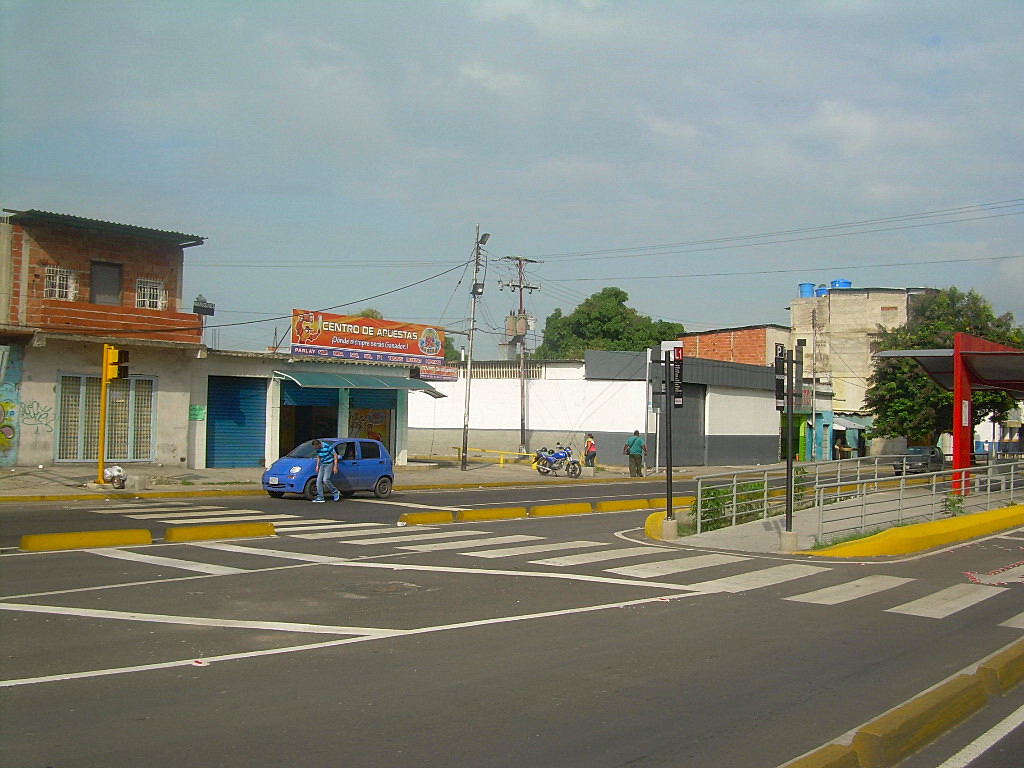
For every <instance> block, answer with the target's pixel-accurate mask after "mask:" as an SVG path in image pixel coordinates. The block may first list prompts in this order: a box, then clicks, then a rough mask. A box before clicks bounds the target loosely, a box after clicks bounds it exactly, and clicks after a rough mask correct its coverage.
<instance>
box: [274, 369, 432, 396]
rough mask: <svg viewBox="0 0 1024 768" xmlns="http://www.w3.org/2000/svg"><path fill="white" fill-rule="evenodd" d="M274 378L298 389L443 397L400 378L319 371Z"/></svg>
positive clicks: (279, 374) (423, 384) (426, 386)
mask: <svg viewBox="0 0 1024 768" xmlns="http://www.w3.org/2000/svg"><path fill="white" fill-rule="evenodd" d="M274 377H275V378H278V379H287V380H288V381H294V382H295V383H296V384H298V385H299V386H300V387H320V388H330V389H412V390H416V391H418V392H426V393H427V394H428V395H430V396H431V397H445V395H444V394H442V393H441V392H438V391H437V390H436V389H434V388H433V387H432V386H430V385H429V384H428V383H427V382H425V381H420V380H419V379H409V378H405V377H402V376H372V375H370V374H367V373H321V372H320V371H274Z"/></svg>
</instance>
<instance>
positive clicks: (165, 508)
mask: <svg viewBox="0 0 1024 768" xmlns="http://www.w3.org/2000/svg"><path fill="white" fill-rule="evenodd" d="M183 506H185V505H184V503H181V504H178V505H177V506H170V505H155V504H139V505H132V506H130V507H120V508H119V509H93V510H90V511H91V512H95V513H96V514H98V515H124V514H125V513H126V512H179V511H180V510H181V508H182V507H183ZM188 508H189V509H193V510H206V511H210V510H214V509H217V510H222V509H224V507H221V506H195V507H193V506H189V507H188ZM127 516H128V517H131V515H127Z"/></svg>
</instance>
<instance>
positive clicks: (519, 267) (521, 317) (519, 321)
mask: <svg viewBox="0 0 1024 768" xmlns="http://www.w3.org/2000/svg"><path fill="white" fill-rule="evenodd" d="M503 261H513V262H515V264H516V272H517V274H518V278H519V279H518V280H517V282H514V283H498V286H499V287H504V286H505V285H508V287H509V290H512V291H519V314H518V315H517V316H516V336H515V338H517V339H518V342H517V343H518V344H519V452H520V453H526V332H527V331H528V330H529V327H528V325H527V321H526V307H525V304H524V302H523V291H529V292H530V293H533V292H534V291H536V290H539V289H540V286H539V285H527V283H526V265H527V264H540V263H541V262H539V261H537V260H536V259H526V258H523V257H522V256H505V257H503ZM520 329H521V330H522V333H520V332H519V331H520Z"/></svg>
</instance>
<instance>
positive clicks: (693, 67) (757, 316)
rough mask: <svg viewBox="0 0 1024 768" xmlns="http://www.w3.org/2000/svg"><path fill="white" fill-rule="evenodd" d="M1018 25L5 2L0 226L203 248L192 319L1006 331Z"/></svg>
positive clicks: (951, 10) (943, 5)
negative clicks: (474, 294) (589, 315)
mask: <svg viewBox="0 0 1024 768" xmlns="http://www.w3.org/2000/svg"><path fill="white" fill-rule="evenodd" d="M1021 72H1024V2H1017V1H1015V0H1013V1H1011V0H972V2H970V3H964V2H955V1H954V0H949V1H948V2H947V1H940V0H935V1H933V2H921V1H918V0H901V1H897V0H891V1H890V2H882V1H881V0H849V1H847V2H839V1H838V0H835V1H829V0H819V1H817V2H812V1H810V0H787V2H784V3H780V2H778V0H746V1H740V0H736V1H729V0H718V1H715V2H712V1H710V0H709V1H708V2H698V1H696V0H693V1H684V0H664V1H658V0H632V1H630V2H603V1H601V0H479V1H478V2H469V1H468V0H467V1H465V2H460V1H458V0H449V1H448V2H440V1H436V2H435V1H432V0H421V1H419V2H398V1H396V0H374V1H373V2H370V1H369V0H367V1H366V2H355V1H354V0H324V1H323V2H320V1H313V0H288V1H287V2H285V1H284V0H282V1H280V2H271V1H270V0H247V1H245V2H242V1H239V2H226V1H225V0H198V1H193V0H0V205H2V207H4V208H10V209H15V210H26V209H40V210H46V211H52V212H57V213H66V214H72V215H76V216H83V217H87V218H95V219H102V220H105V221H115V222H119V223H124V224H132V225H137V226H144V227H152V228H155V229H166V230H171V231H175V232H185V233H189V234H197V235H201V236H203V237H205V238H207V239H206V242H205V244H203V245H201V246H198V247H194V248H190V249H187V250H186V251H185V279H184V286H183V291H182V305H183V307H185V311H189V310H190V308H191V304H192V300H193V299H194V298H195V297H196V296H197V295H198V294H202V295H203V296H204V297H205V298H206V299H207V300H208V301H211V302H213V303H214V304H215V305H216V314H215V315H214V316H213V317H212V318H208V321H209V322H208V328H207V332H206V341H207V343H209V344H211V345H212V346H217V347H219V348H223V349H252V350H258V349H265V348H267V347H269V346H272V345H273V344H274V343H275V342H278V341H279V340H280V339H281V337H282V335H283V334H285V333H286V332H287V329H288V320H287V317H288V316H289V315H290V313H291V310H292V309H293V308H294V309H309V310H327V311H330V312H334V313H337V314H355V313H357V312H358V311H360V310H363V309H366V308H368V307H372V308H374V309H377V310H379V311H380V312H381V313H382V314H383V316H384V317H385V318H386V319H388V320H395V321H405V322H412V323H422V324H427V325H439V326H442V327H444V328H447V329H449V331H450V332H458V331H462V332H463V335H458V334H457V333H456V334H455V335H452V337H451V338H452V340H453V341H454V342H455V344H456V347H459V346H464V345H465V344H466V338H467V337H466V335H464V334H465V331H466V330H467V329H468V328H469V326H470V322H469V316H470V303H471V299H470V284H471V283H472V282H473V279H472V262H473V255H474V247H475V243H476V227H477V226H479V227H480V232H482V233H483V232H486V233H489V234H490V238H489V240H488V241H487V243H486V245H485V250H484V252H483V254H482V255H483V256H485V257H486V258H484V259H482V260H481V261H482V267H483V268H482V270H481V273H480V278H479V279H480V281H482V282H483V283H484V285H485V288H484V294H483V296H482V297H481V298H480V300H479V302H478V308H477V324H476V328H477V331H476V333H475V345H476V349H475V356H476V357H477V359H484V358H497V357H499V355H500V354H501V352H500V348H499V342H500V341H501V340H502V337H501V330H502V328H503V326H504V318H505V316H506V315H508V314H509V313H510V312H512V311H516V310H517V309H518V303H519V298H520V297H519V293H518V292H515V291H512V290H510V289H509V288H508V284H509V283H514V282H516V281H517V280H518V278H517V276H516V272H515V271H514V269H513V266H514V263H515V262H513V261H511V260H510V259H512V258H526V259H530V260H531V261H530V262H528V263H526V265H525V269H526V271H525V282H526V283H527V284H528V285H531V286H535V290H532V291H527V292H526V293H525V295H524V297H523V300H524V303H525V308H526V311H527V313H528V314H530V315H532V316H534V317H536V318H537V327H536V328H535V329H534V330H533V331H532V333H531V342H530V344H531V347H533V346H536V344H538V343H539V341H540V334H541V332H542V330H543V324H544V321H545V319H546V318H547V316H548V315H550V314H551V312H552V311H553V310H554V309H555V308H560V309H561V310H562V312H563V313H564V314H568V313H570V312H571V311H572V310H573V309H574V308H575V307H576V306H577V305H578V304H579V303H580V302H581V301H582V300H584V299H585V298H586V297H588V296H590V295H592V294H594V293H597V292H598V291H600V290H601V289H603V288H605V287H607V286H615V287H618V288H621V289H622V290H624V291H626V292H627V293H628V294H629V301H628V302H627V303H628V305H629V306H631V307H633V308H635V309H636V310H637V311H638V312H640V313H641V314H643V315H646V316H649V317H651V318H653V319H655V320H670V321H675V322H680V323H682V324H684V326H685V327H686V329H687V330H689V331H702V330H709V329H714V328H725V327H735V326H744V325H756V324H762V323H777V324H782V325H787V324H788V323H789V313H788V311H787V308H788V306H789V301H790V300H791V299H792V298H794V297H796V296H797V295H798V284H800V283H807V282H809V283H814V284H816V285H817V284H822V283H829V282H830V281H832V280H835V279H846V280H850V281H851V282H852V284H853V285H854V286H855V287H936V288H946V287H949V286H954V285H955V286H957V287H958V288H960V289H962V290H969V289H973V290H976V291H977V292H979V293H980V294H982V295H983V296H984V297H986V298H987V299H988V300H989V301H990V303H991V304H992V307H993V309H994V310H995V311H996V313H997V314H1002V313H1004V312H1010V313H1013V315H1014V316H1015V318H1016V321H1017V323H1018V324H1022V323H1024V290H1022V286H1024V245H1022V243H1024V218H1022V214H1024V136H1022V133H1024V130H1022V129H1024V77H1021Z"/></svg>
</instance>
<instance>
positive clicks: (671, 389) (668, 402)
mask: <svg viewBox="0 0 1024 768" xmlns="http://www.w3.org/2000/svg"><path fill="white" fill-rule="evenodd" d="M672 354H673V353H672V352H666V353H665V365H664V368H665V370H664V373H665V399H664V401H663V402H662V405H661V407H662V410H664V411H665V519H666V520H675V519H676V512H675V509H673V505H672V408H673V403H674V402H675V399H674V395H675V382H674V381H673V380H672V379H673V376H672Z"/></svg>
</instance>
